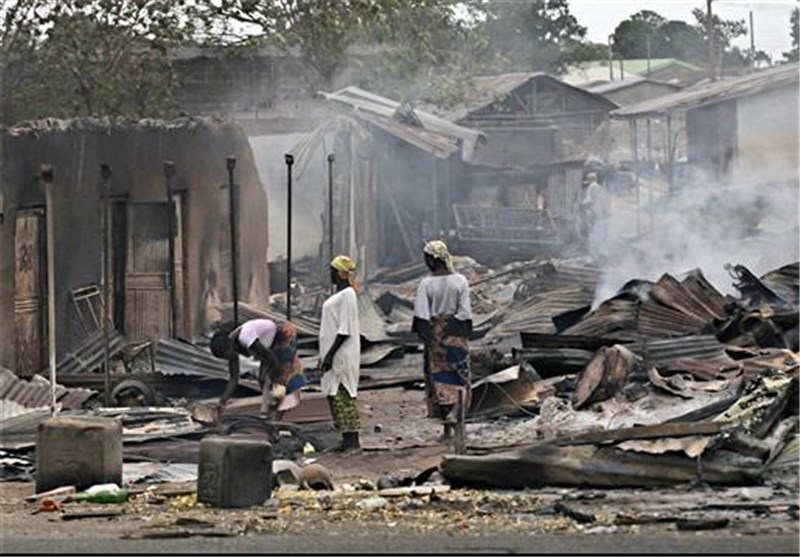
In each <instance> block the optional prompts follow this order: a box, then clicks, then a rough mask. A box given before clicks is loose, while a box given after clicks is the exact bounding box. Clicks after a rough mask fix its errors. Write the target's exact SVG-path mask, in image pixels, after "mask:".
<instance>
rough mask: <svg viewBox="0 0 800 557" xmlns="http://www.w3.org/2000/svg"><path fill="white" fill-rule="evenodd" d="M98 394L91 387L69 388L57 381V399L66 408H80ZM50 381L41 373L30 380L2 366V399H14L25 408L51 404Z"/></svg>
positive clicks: (0, 392)
mask: <svg viewBox="0 0 800 557" xmlns="http://www.w3.org/2000/svg"><path fill="white" fill-rule="evenodd" d="M95 394H97V391H93V390H91V389H82V388H76V389H68V388H66V387H64V386H63V385H59V384H58V383H56V401H57V402H60V403H61V406H62V408H63V409H64V410H70V409H73V408H80V407H81V406H82V405H83V403H85V402H86V401H87V400H89V399H90V398H91V397H92V396H94V395H95ZM50 397H51V393H50V381H49V380H47V379H46V378H44V377H42V376H41V375H34V376H33V377H32V378H31V379H30V380H25V379H22V378H20V377H17V376H16V375H15V374H14V372H12V371H11V370H8V369H5V368H0V399H3V400H9V401H13V402H15V403H16V404H19V405H20V406H24V407H25V408H42V407H48V406H49V405H50Z"/></svg>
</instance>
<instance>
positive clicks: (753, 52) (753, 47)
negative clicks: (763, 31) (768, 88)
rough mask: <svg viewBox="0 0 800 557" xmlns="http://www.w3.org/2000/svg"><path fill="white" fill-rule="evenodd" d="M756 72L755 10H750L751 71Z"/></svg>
mask: <svg viewBox="0 0 800 557" xmlns="http://www.w3.org/2000/svg"><path fill="white" fill-rule="evenodd" d="M755 70H756V36H755V33H754V31H753V10H750V71H751V72H754V71H755Z"/></svg>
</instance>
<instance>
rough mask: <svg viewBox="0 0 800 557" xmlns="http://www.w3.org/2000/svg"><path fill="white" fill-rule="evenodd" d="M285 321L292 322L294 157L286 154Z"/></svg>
mask: <svg viewBox="0 0 800 557" xmlns="http://www.w3.org/2000/svg"><path fill="white" fill-rule="evenodd" d="M284 160H285V162H286V321H291V320H292V165H293V164H294V155H291V154H289V153H286V154H285V155H284Z"/></svg>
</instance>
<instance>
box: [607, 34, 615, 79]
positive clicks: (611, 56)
mask: <svg viewBox="0 0 800 557" xmlns="http://www.w3.org/2000/svg"><path fill="white" fill-rule="evenodd" d="M613 37H614V35H609V36H608V80H609V81H614V51H613V50H612V49H611V39H612V38H613Z"/></svg>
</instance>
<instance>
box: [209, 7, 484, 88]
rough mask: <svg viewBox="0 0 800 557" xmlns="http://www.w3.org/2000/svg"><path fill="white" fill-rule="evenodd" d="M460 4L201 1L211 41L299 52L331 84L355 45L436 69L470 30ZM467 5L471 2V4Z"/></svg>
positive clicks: (409, 62) (324, 81) (402, 60)
mask: <svg viewBox="0 0 800 557" xmlns="http://www.w3.org/2000/svg"><path fill="white" fill-rule="evenodd" d="M459 4H465V3H463V2H457V1H455V0H337V1H331V0H198V12H199V17H198V19H199V20H202V21H204V22H205V27H204V30H205V34H206V42H208V43H213V44H222V45H248V46H254V45H255V46H269V47H274V48H277V49H279V50H280V51H283V52H285V53H289V54H295V53H296V54H298V55H299V56H300V58H301V59H302V60H303V61H304V62H305V63H306V64H307V66H308V67H309V68H311V69H312V70H314V71H315V72H316V74H317V75H318V76H319V78H321V80H322V82H323V84H324V85H326V86H330V84H331V83H332V82H333V78H334V76H335V75H336V72H337V71H339V70H340V69H341V68H342V67H343V66H344V65H345V64H346V62H347V60H348V56H349V54H350V51H351V49H352V48H353V47H356V46H369V47H376V46H378V47H389V50H388V53H389V55H391V56H393V57H394V59H395V60H396V61H397V62H399V63H404V64H406V65H418V64H428V65H436V64H440V63H442V62H443V60H444V58H445V56H446V55H447V53H448V52H449V49H448V48H447V47H448V45H450V44H452V43H454V42H456V41H457V40H458V39H459V38H460V37H462V36H463V33H464V32H465V31H466V26H465V23H464V21H463V20H462V19H459V18H458V17H456V16H457V14H456V6H457V5H459ZM465 5H466V6H467V7H468V6H469V3H466V4H465Z"/></svg>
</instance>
